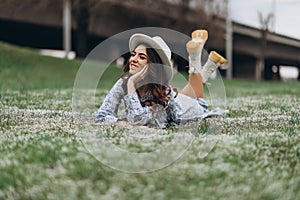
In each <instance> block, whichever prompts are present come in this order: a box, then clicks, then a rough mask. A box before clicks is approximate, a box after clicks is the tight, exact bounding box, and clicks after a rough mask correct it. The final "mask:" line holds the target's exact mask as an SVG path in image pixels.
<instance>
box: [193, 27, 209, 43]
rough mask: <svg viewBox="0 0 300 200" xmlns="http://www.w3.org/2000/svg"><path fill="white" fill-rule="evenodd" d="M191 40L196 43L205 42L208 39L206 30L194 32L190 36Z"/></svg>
mask: <svg viewBox="0 0 300 200" xmlns="http://www.w3.org/2000/svg"><path fill="white" fill-rule="evenodd" d="M191 36H192V40H194V41H196V42H198V41H199V42H200V41H206V40H207V38H208V32H207V30H204V29H200V30H195V31H193V32H192V34H191Z"/></svg>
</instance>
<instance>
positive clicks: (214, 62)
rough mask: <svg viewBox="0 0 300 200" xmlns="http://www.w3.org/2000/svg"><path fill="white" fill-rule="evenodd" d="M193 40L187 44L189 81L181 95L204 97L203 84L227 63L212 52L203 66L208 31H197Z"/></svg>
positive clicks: (193, 35) (193, 34)
mask: <svg viewBox="0 0 300 200" xmlns="http://www.w3.org/2000/svg"><path fill="white" fill-rule="evenodd" d="M191 36H192V40H190V41H188V42H187V44H186V49H187V52H188V53H189V80H188V83H187V85H186V86H185V87H184V88H183V89H182V91H181V93H182V94H185V95H187V96H190V97H193V98H203V97H204V87H203V83H206V82H207V80H208V78H209V77H210V75H211V74H212V73H213V72H214V71H215V70H216V69H217V68H218V67H219V66H220V65H221V64H224V63H226V62H227V60H226V59H225V58H223V57H222V56H221V55H219V54H218V53H217V52H215V51H211V52H210V54H209V56H208V59H207V61H206V63H205V64H204V65H203V66H202V65H201V54H202V50H203V46H204V45H205V42H206V40H207V38H208V33H207V31H206V30H195V31H193V32H192V34H191Z"/></svg>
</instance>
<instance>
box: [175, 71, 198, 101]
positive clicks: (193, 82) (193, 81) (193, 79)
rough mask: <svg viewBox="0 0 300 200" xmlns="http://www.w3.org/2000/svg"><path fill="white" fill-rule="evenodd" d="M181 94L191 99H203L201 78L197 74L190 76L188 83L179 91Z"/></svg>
mask: <svg viewBox="0 0 300 200" xmlns="http://www.w3.org/2000/svg"><path fill="white" fill-rule="evenodd" d="M180 93H182V94H185V95H187V96H189V97H192V98H203V97H204V87H203V83H202V76H201V74H199V73H196V74H190V75H189V82H188V83H187V84H186V86H185V87H184V88H183V89H182V90H181V92H180Z"/></svg>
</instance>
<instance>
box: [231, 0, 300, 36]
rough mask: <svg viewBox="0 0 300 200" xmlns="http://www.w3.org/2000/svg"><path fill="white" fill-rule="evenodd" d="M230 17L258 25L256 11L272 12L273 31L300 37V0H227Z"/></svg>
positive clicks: (251, 24) (265, 13) (266, 13)
mask: <svg viewBox="0 0 300 200" xmlns="http://www.w3.org/2000/svg"><path fill="white" fill-rule="evenodd" d="M229 2H230V3H229V6H230V11H231V18H232V19H233V20H234V21H237V22H241V23H244V24H247V25H250V26H254V27H258V28H259V27H260V23H259V18H258V12H262V13H263V15H264V16H267V15H268V13H270V12H274V15H275V21H274V25H273V29H272V30H273V31H275V32H276V33H279V34H283V35H287V36H290V37H294V38H298V39H300V0H229Z"/></svg>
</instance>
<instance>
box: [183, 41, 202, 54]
mask: <svg viewBox="0 0 300 200" xmlns="http://www.w3.org/2000/svg"><path fill="white" fill-rule="evenodd" d="M200 46H201V42H195V41H192V40H190V41H188V42H187V43H186V49H187V51H188V53H195V52H196V51H197V50H198V49H199V47H200Z"/></svg>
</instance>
